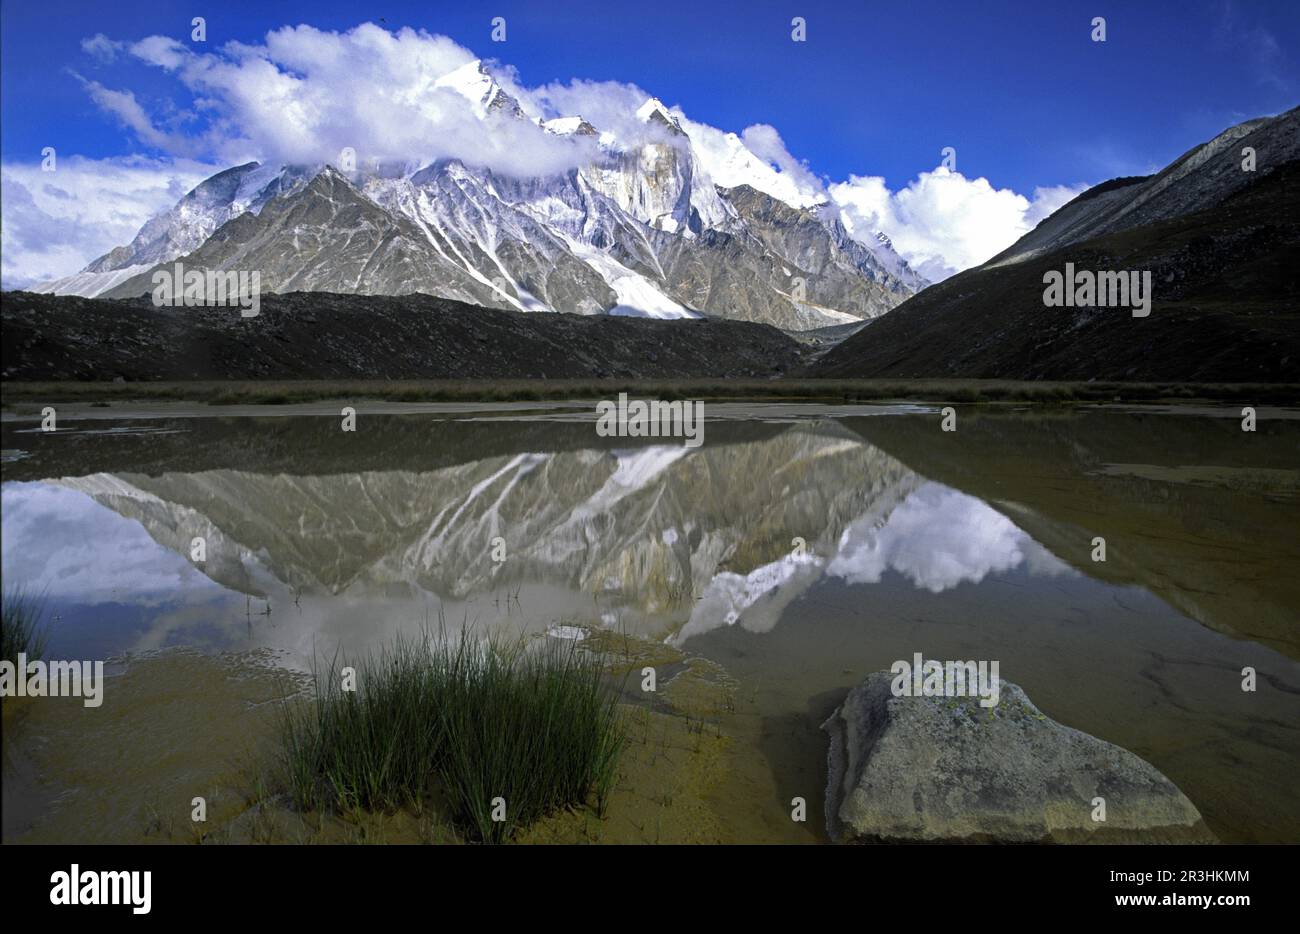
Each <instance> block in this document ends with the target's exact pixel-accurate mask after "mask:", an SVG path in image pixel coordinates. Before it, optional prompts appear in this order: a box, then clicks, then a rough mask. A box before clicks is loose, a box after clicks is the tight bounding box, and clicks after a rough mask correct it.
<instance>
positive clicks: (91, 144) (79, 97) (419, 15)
mask: <svg viewBox="0 0 1300 934" xmlns="http://www.w3.org/2000/svg"><path fill="white" fill-rule="evenodd" d="M196 14H201V15H205V16H206V17H207V22H208V43H209V47H212V46H215V45H220V44H222V43H223V42H225V41H226V40H229V39H239V40H242V41H245V42H255V41H258V40H259V39H260V38H261V36H262V35H264V34H265V32H266V31H267V30H268V29H271V28H274V27H279V26H283V25H296V24H298V23H308V24H310V25H312V26H315V27H317V28H321V29H339V30H343V29H347V28H349V27H351V26H354V25H356V24H357V23H359V22H363V21H365V20H371V21H374V22H379V21H380V18H381V17H382V18H383V19H384V20H385V21H386V22H384V23H383V24H382V25H386V26H387V27H389V28H396V27H398V26H402V25H410V26H413V27H420V28H424V29H426V30H428V31H430V32H439V33H443V34H446V35H448V36H451V37H452V38H454V39H455V40H456V41H457V42H459V43H460V44H461V45H464V46H467V47H468V48H470V49H472V50H474V51H475V52H476V53H478V54H479V55H481V56H483V57H485V58H492V57H495V58H499V59H501V60H502V61H504V62H507V63H509V64H512V65H514V66H516V67H517V68H518V70H519V75H520V78H521V79H522V80H523V82H524V83H526V84H528V85H537V84H542V83H545V82H549V81H552V80H561V81H567V80H568V79H569V78H573V77H581V78H589V79H612V80H619V81H629V82H634V83H636V84H639V85H640V86H642V87H643V88H645V89H646V90H647V91H650V92H652V93H654V94H657V95H658V96H659V97H661V98H663V99H664V100H665V101H666V102H667V103H669V104H680V105H681V106H682V107H683V109H684V110H685V111H686V113H687V115H688V116H690V117H691V118H692V119H694V120H698V121H702V122H705V123H710V124H713V125H714V126H717V127H720V128H722V129H727V130H735V131H739V130H741V129H743V128H744V127H745V126H747V125H749V124H751V123H760V122H761V123H770V124H772V125H773V126H775V127H776V128H777V129H778V130H779V131H780V132H781V134H782V136H783V137H784V139H785V142H786V144H787V147H788V148H789V149H790V151H791V152H792V153H793V154H794V155H795V156H797V157H799V158H802V159H805V160H807V162H808V163H809V164H810V165H811V167H812V168H813V169H814V170H815V171H816V172H818V173H820V174H825V175H827V176H829V177H831V178H832V179H835V180H839V179H843V178H845V177H847V176H848V175H849V174H850V173H857V174H873V175H884V176H885V177H886V179H887V180H888V182H889V184H890V185H891V186H892V187H898V186H900V185H903V184H905V183H906V182H907V181H908V180H909V179H911V178H913V177H914V176H915V175H916V174H917V173H918V172H919V171H921V170H923V169H928V168H932V167H933V166H934V165H935V164H937V162H938V161H939V158H940V155H939V152H940V150H941V149H942V148H943V147H944V146H954V147H956V148H957V151H958V170H959V171H961V172H963V173H964V174H966V175H967V176H972V177H973V176H977V175H984V176H986V177H988V178H989V180H990V181H991V182H992V183H993V184H994V185H995V186H996V187H1007V186H1009V187H1012V188H1015V189H1016V190H1017V191H1023V192H1028V191H1030V190H1032V188H1033V187H1034V186H1035V185H1040V184H1043V185H1045V184H1057V183H1062V184H1072V183H1077V182H1096V181H1100V180H1102V179H1104V178H1107V177H1110V176H1113V175H1116V174H1130V173H1135V172H1142V171H1145V170H1147V169H1148V168H1149V167H1151V166H1153V165H1156V166H1159V165H1163V164H1165V163H1166V162H1168V161H1169V160H1171V159H1172V158H1174V157H1175V156H1177V155H1178V154H1179V153H1181V152H1183V151H1184V150H1186V149H1188V148H1190V147H1191V146H1192V145H1194V144H1196V143H1198V142H1200V141H1203V140H1204V139H1207V138H1209V137H1210V136H1213V135H1214V134H1216V133H1217V132H1219V131H1220V130H1221V129H1223V128H1224V127H1225V126H1227V125H1229V124H1231V123H1234V122H1238V121H1240V120H1242V119H1245V118H1247V117H1251V116H1257V115H1260V114H1264V113H1276V112H1278V111H1280V110H1285V109H1287V108H1289V107H1292V106H1294V105H1296V104H1297V103H1298V102H1300V68H1298V67H1297V60H1296V54H1295V52H1296V50H1297V49H1300V2H1297V0H1276V2H1248V0H1235V2H1233V3H1224V2H1222V0H1186V2H1165V3H1155V2H1140V0H1129V2H1112V0H1105V2H1103V0H1087V2H1068V0H1061V2H1055V0H1038V2H974V0H959V2H949V3H935V4H921V3H912V2H907V0H894V2H889V3H877V2H861V0H858V2H852V3H838V4H832V3H817V2H809V0H790V2H779V3H776V2H754V3H731V2H709V0H690V2H675V0H656V2H653V3H636V4H631V3H622V2H563V0H559V2H557V0H547V2H538V0H531V2H511V0H492V2H490V3H487V4H481V3H475V2H437V0H422V2H390V0H377V2H367V3H353V2H350V3H334V2H330V0H312V2H304V3H299V2H286V3H268V2H263V3H255V2H225V3H218V2H215V0H210V2H204V3H194V2H193V0H186V2H184V3H174V2H167V0H163V2H158V0H153V2H131V0H122V2H111V3H110V2H97V3H89V2H87V3H71V2H63V0H28V2H11V0H5V2H4V5H3V17H2V27H3V36H2V43H3V48H2V52H3V64H2V65H0V69H2V72H3V74H2V78H3V104H2V107H0V121H2V127H0V129H2V130H3V138H2V144H0V149H2V155H3V157H4V159H5V160H6V161H10V160H15V161H33V160H36V159H38V158H39V153H40V150H41V147H43V146H47V145H53V146H55V147H56V148H57V149H58V151H59V153H60V154H61V155H63V154H68V153H80V154H83V155H87V156H93V157H100V156H108V155H118V154H123V153H128V152H140V151H147V150H143V149H142V147H141V145H140V144H139V143H138V142H137V141H135V140H133V139H132V138H131V137H130V135H129V134H128V133H127V131H125V130H123V129H122V128H121V127H120V126H118V124H117V123H116V121H115V120H114V119H113V118H111V117H109V116H107V115H105V114H103V113H101V112H100V111H99V110H98V109H97V108H96V107H95V106H94V105H93V104H92V103H91V102H90V100H89V99H88V98H87V96H86V92H85V91H84V90H83V88H82V86H81V85H80V83H79V82H78V81H77V80H76V78H75V77H74V76H73V75H72V74H71V71H72V70H76V71H78V72H79V73H81V74H83V75H85V76H86V77H89V78H94V79H96V80H99V81H101V82H103V83H104V84H105V85H106V86H108V87H110V88H118V87H120V88H131V89H133V90H134V91H135V92H136V94H137V96H138V97H139V98H140V100H141V102H142V103H143V104H144V105H145V106H146V108H148V109H150V110H151V111H156V110H157V109H159V108H160V107H162V106H164V105H165V103H166V100H167V98H171V99H172V100H174V101H175V103H176V104H177V105H178V106H187V105H188V103H189V101H188V100H186V99H184V98H180V97H177V95H178V94H179V93H181V91H180V88H179V85H178V84H176V83H175V82H173V81H171V80H170V79H166V78H164V76H163V75H161V73H159V72H158V71H157V70H155V69H149V68H146V67H145V66H143V65H139V64H123V63H121V62H119V63H117V64H115V65H112V66H103V65H99V64H96V63H95V62H94V61H93V60H91V59H90V58H89V57H88V56H86V55H85V54H84V53H83V52H82V51H81V49H80V41H81V39H83V38H85V37H89V36H92V35H94V34H95V33H99V32H102V33H105V34H106V35H108V36H109V37H110V38H113V39H129V40H134V39H139V38H142V37H144V36H146V35H151V34H166V35H173V36H176V37H179V38H183V39H184V40H186V41H188V37H189V28H190V27H189V22H190V18H191V17H192V16H193V15H196ZM496 15H501V16H505V17H506V18H507V22H508V31H509V39H508V41H507V42H506V43H504V44H497V43H493V42H491V41H490V40H489V30H490V25H489V21H490V19H491V18H492V17H493V16H496ZM796 15H799V16H803V17H805V18H806V19H807V21H808V42H807V43H805V44H801V45H800V44H795V43H792V42H791V41H790V38H789V33H790V25H789V24H790V19H791V17H792V16H796ZM1097 15H1101V16H1105V17H1106V18H1107V24H1108V41H1107V42H1106V43H1104V44H1099V43H1093V42H1091V41H1090V40H1089V32H1090V29H1091V27H1090V25H1089V24H1090V21H1091V19H1092V17H1093V16H1097Z"/></svg>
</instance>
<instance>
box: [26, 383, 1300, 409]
mask: <svg viewBox="0 0 1300 934" xmlns="http://www.w3.org/2000/svg"><path fill="white" fill-rule="evenodd" d="M620 392H627V393H629V394H630V395H640V396H644V397H655V398H661V399H711V400H715V401H724V400H730V401H768V402H781V401H785V402H868V401H888V400H909V401H923V402H957V403H980V402H1025V403H1043V404H1068V403H1074V402H1114V401H1123V402H1161V401H1172V402H1191V401H1216V400H1217V401H1243V402H1250V403H1252V404H1295V403H1300V385H1298V384H1294V383H1175V382H1156V383H1122V382H1024V381H1009V380H979V379H965V380H899V379H887V380H803V379H783V380H732V381H725V380H636V379H632V380H617V379H615V380H481V381H471V380H462V381H456V380H392V381H389V380H272V381H261V382H259V381H197V382H158V383H153V382H140V383H92V382H85V383H82V382H15V381H5V382H3V383H0V399H3V402H4V403H5V404H6V405H12V404H14V403H20V402H41V403H45V402H69V401H111V400H154V401H159V400H170V401H192V402H205V403H208V404H210V405H213V406H223V405H289V404H293V403H298V402H316V401H321V400H326V399H357V398H368V399H378V400H383V401H389V402H525V401H544V400H550V401H559V400H583V399H606V398H611V397H613V396H616V395H617V394H618V393H620Z"/></svg>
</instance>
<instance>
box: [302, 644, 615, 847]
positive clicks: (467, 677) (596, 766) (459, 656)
mask: <svg viewBox="0 0 1300 934" xmlns="http://www.w3.org/2000/svg"><path fill="white" fill-rule="evenodd" d="M345 664H346V663H345V662H343V661H341V660H340V659H338V658H335V659H334V663H333V664H331V665H330V666H329V671H327V672H322V671H321V669H320V667H319V666H318V668H317V671H316V677H315V682H316V691H315V694H314V696H313V697H312V698H311V700H309V701H306V702H304V703H300V704H290V705H288V706H287V707H286V712H285V717H284V722H283V739H284V764H285V769H286V777H287V779H288V784H289V788H290V791H291V793H292V795H293V798H294V801H295V803H296V804H297V805H298V806H299V807H303V808H308V809H311V808H333V809H336V810H339V811H344V812H348V811H354V810H358V809H360V810H375V809H379V810H391V809H394V808H397V807H400V806H403V805H412V806H415V807H417V808H419V807H421V806H423V803H424V802H425V800H426V798H427V797H428V796H429V795H430V794H431V793H435V792H436V793H438V794H440V796H441V798H442V799H443V800H444V801H445V803H446V806H447V808H448V810H449V812H450V816H451V819H452V821H453V823H454V824H455V825H456V826H457V828H458V829H459V830H461V831H462V832H463V833H466V834H467V835H468V836H470V837H473V838H476V839H480V840H483V841H486V842H491V843H500V842H504V841H505V840H508V839H509V838H510V837H511V836H512V835H513V833H514V832H515V830H516V829H518V828H522V827H527V826H528V825H530V824H532V823H533V822H534V821H536V820H538V819H539V818H541V817H544V816H546V815H547V814H550V813H553V812H555V811H557V810H560V809H562V808H566V807H577V806H581V805H584V804H589V803H592V804H594V805H595V807H596V809H597V812H598V813H603V811H604V807H605V803H606V801H607V799H608V795H609V792H610V790H611V788H612V786H613V782H614V776H615V773H616V766H617V760H618V755H619V753H620V751H621V750H622V747H623V743H624V741H625V739H624V737H625V734H624V728H623V725H622V722H621V719H620V717H619V713H618V709H617V706H616V696H615V694H614V693H613V692H612V691H610V690H609V689H608V688H607V686H606V684H605V681H604V677H603V669H602V666H601V663H600V659H599V658H598V657H597V656H595V655H593V654H592V653H590V652H586V651H584V650H582V649H581V648H580V647H579V646H578V645H577V644H576V643H575V642H570V641H567V640H566V641H560V640H550V639H547V640H544V641H543V642H542V643H540V644H538V643H533V644H525V643H523V642H522V641H520V642H512V643H503V642H500V641H494V642H481V641H479V640H478V639H476V638H474V637H472V636H471V635H470V634H469V633H467V632H462V634H461V635H460V636H459V637H457V638H455V639H452V638H449V637H448V636H447V635H446V634H445V631H439V632H438V633H436V634H435V633H425V634H423V636H422V637H419V638H399V639H398V640H397V641H395V642H394V643H393V645H392V646H390V647H388V648H386V649H383V650H381V651H379V652H378V653H376V654H373V655H371V656H369V657H367V658H366V659H365V660H363V661H362V662H360V663H359V664H356V665H353V666H352V667H353V668H355V671H356V681H355V687H356V689H355V691H348V690H345V689H344V685H343V679H342V677H341V674H340V672H341V671H342V668H343V667H344V665H345ZM502 811H504V819H501V820H499V819H496V818H498V817H500V816H501V813H502Z"/></svg>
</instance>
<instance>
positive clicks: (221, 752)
mask: <svg viewBox="0 0 1300 934" xmlns="http://www.w3.org/2000/svg"><path fill="white" fill-rule="evenodd" d="M340 405H341V403H340V404H335V403H330V402H311V403H304V404H301V405H288V406H273V407H266V406H256V405H239V406H221V407H215V406H207V405H203V404H198V403H167V402H148V403H139V404H133V403H130V402H128V401H119V400H113V401H112V403H111V404H110V405H99V406H91V405H88V404H66V405H63V404H61V405H59V406H58V409H59V421H58V430H57V431H54V432H43V431H41V430H40V424H39V418H38V416H36V415H34V414H30V413H26V412H14V411H6V413H5V414H4V416H3V421H2V422H0V434H2V444H0V447H2V448H3V465H2V474H3V484H2V486H0V506H2V512H3V539H2V549H0V555H2V559H3V578H4V584H5V587H6V588H7V589H8V588H22V589H23V590H24V591H25V592H28V593H33V594H40V595H41V596H42V597H43V600H44V611H45V619H46V631H47V634H48V642H47V646H46V657H47V658H51V659H100V660H106V666H105V671H106V675H107V680H106V682H105V686H104V699H103V703H102V705H101V706H99V707H95V708H88V707H85V706H84V705H83V703H82V701H81V699H79V698H6V699H5V700H4V702H3V704H4V708H3V713H4V724H3V727H4V729H3V737H4V739H3V746H4V761H3V769H4V771H3V794H4V801H3V805H4V807H3V815H4V818H3V819H4V826H3V839H4V841H5V842H31V843H49V842H60V843H81V842H270V843H276V842H321V843H347V842H393V843H402V842H410V843H415V842H457V841H458V840H460V836H459V835H458V833H457V832H456V831H455V830H453V829H452V828H451V827H450V826H448V825H447V823H446V821H445V819H444V816H443V815H442V814H441V813H440V812H439V809H438V807H437V805H436V800H435V799H436V796H435V799H431V800H433V801H434V803H431V804H430V806H429V807H427V808H423V809H421V810H420V811H419V812H416V811H400V812H397V813H392V814H346V815H332V814H314V813H305V814H304V813H300V812H298V811H295V810H294V809H293V808H291V807H289V806H288V803H287V800H286V796H285V795H284V793H283V790H282V789H280V788H277V787H276V783H275V779H274V776H273V770H272V769H271V768H270V766H271V765H272V764H273V763H274V761H275V759H276V756H277V754H278V749H279V741H278V736H277V711H278V708H279V705H280V703H281V701H280V698H281V697H282V696H283V695H284V693H285V690H286V685H291V686H292V685H299V686H300V685H301V684H302V683H303V680H304V679H305V678H306V676H307V672H309V671H310V670H311V668H312V665H313V661H314V660H319V659H322V658H330V657H334V654H335V653H343V654H344V655H348V656H351V657H357V656H360V655H362V654H364V653H366V652H369V651H372V650H375V649H378V648H380V647H382V646H384V645H387V644H390V643H391V642H392V640H393V639H394V638H396V637H398V636H399V635H412V634H415V633H418V632H419V631H420V630H421V627H424V626H427V625H429V624H430V622H431V621H437V622H439V623H441V624H444V625H447V626H451V627H455V628H460V627H465V626H471V627H474V628H475V629H476V630H477V631H482V632H493V633H510V634H525V635H528V636H533V637H536V638H538V639H559V638H582V639H583V642H584V645H585V646H587V647H589V648H591V649H592V650H593V651H599V652H601V653H602V654H604V655H605V656H606V657H607V659H608V666H609V673H610V679H611V684H616V685H618V686H619V688H620V690H621V691H622V693H623V701H624V706H623V711H624V716H625V722H626V724H627V729H628V736H629V742H628V746H627V748H626V749H625V751H624V754H623V757H622V759H621V761H620V774H619V780H618V783H617V785H616V787H615V792H614V795H613V798H612V800H611V802H610V806H609V808H608V809H607V812H606V813H605V815H604V816H597V815H596V814H595V813H594V812H591V811H587V810H584V809H577V810H574V811H569V812H564V813H560V814H556V815H553V816H552V817H549V818H547V819H545V820H543V821H542V822H540V823H538V824H535V825H534V826H532V827H531V828H528V829H527V830H526V831H524V832H522V833H521V834H520V835H519V837H518V840H519V842H556V843H578V842H646V843H655V842H665V843H669V842H772V843H818V842H825V841H826V839H827V838H826V832H825V829H824V827H825V815H824V814H823V813H822V802H823V799H824V793H825V783H826V748H827V743H826V735H825V734H824V733H823V732H822V731H821V729H820V724H821V723H822V722H823V721H824V720H825V719H826V717H827V716H829V715H830V714H831V712H832V711H833V710H834V709H835V708H836V706H837V705H838V704H839V703H840V701H841V700H842V699H843V697H844V696H845V694H846V693H847V691H848V690H849V689H850V688H851V687H852V686H854V685H855V684H857V683H858V682H860V681H861V680H862V679H863V678H864V677H865V676H866V675H868V674H869V673H871V672H873V671H878V670H882V669H887V668H889V667H890V666H891V665H892V664H893V663H894V662H895V661H897V660H900V659H904V660H911V659H912V658H913V656H914V654H915V653H921V654H922V655H923V656H924V657H925V658H931V659H941V660H949V659H952V660H973V661H990V662H991V661H996V662H997V663H998V665H999V674H1000V676H1001V677H1002V678H1004V679H1006V680H1007V681H1011V682H1014V683H1016V684H1018V685H1020V686H1021V687H1022V688H1023V689H1024V690H1025V692H1026V693H1027V694H1028V696H1029V697H1030V699H1031V700H1033V702H1034V703H1035V704H1036V705H1037V706H1038V707H1039V708H1040V709H1041V710H1042V711H1043V712H1044V713H1045V714H1047V715H1048V716H1050V717H1052V718H1053V719H1055V720H1057V721H1059V722H1061V723H1063V724H1065V725H1067V726H1070V727H1074V728H1076V729H1079V730H1082V731H1084V732H1086V733H1090V734H1092V735H1094V736H1097V737H1100V738H1101V739H1104V740H1107V741H1108V742H1111V743H1115V744H1116V745H1118V746H1121V747H1123V748H1125V749H1128V750H1130V751H1132V752H1133V753H1135V754H1137V755H1139V756H1141V757H1142V758H1144V759H1146V760H1147V761H1148V762H1150V763H1152V764H1153V765H1154V766H1155V767H1156V768H1158V769H1159V770H1160V771H1161V772H1163V773H1164V774H1165V775H1166V776H1168V777H1169V778H1170V779H1171V780H1172V781H1173V782H1174V783H1175V784H1176V785H1177V786H1178V787H1179V788H1180V789H1181V790H1182V791H1183V792H1184V793H1185V794H1186V795H1187V796H1188V798H1189V799H1190V800H1191V801H1192V803H1193V804H1195V805H1196V807H1197V808H1198V809H1199V810H1200V812H1201V814H1202V816H1203V817H1204V819H1205V822H1206V824H1207V826H1208V827H1209V828H1210V829H1211V830H1212V831H1213V832H1214V833H1215V835H1216V836H1217V837H1218V838H1219V839H1220V840H1221V841H1223V842H1287V843H1296V842H1300V795H1297V794H1296V793H1295V778H1294V776H1295V775H1296V774H1297V773H1298V772H1300V664H1297V659H1300V536H1297V534H1296V530H1297V529H1300V413H1297V412H1296V411H1295V410H1290V409H1284V408H1264V407H1261V408H1260V409H1259V421H1258V425H1257V427H1256V430H1255V431H1254V432H1243V431H1242V430H1241V424H1240V421H1241V419H1240V406H1239V405H1236V406H1234V405H1227V404H1224V405H1214V404H1208V403H1207V404H1202V405H1198V406H1197V407H1194V408H1193V407H1179V406H1172V405H1165V406H1160V407H1154V406H1153V407H1149V408H1142V407H1138V406H1129V407H1119V406H1071V407H1059V408H1052V409H1038V408H1034V407H1032V406H1026V405H1014V404H1007V405H1004V406H998V407H961V406H958V407H957V412H958V415H957V430H956V431H954V432H943V431H941V429H940V415H939V412H938V407H937V406H932V405H923V404H889V405H865V404H864V405H851V404H844V405H834V406H830V405H815V404H798V403H761V402H754V403H716V404H715V403H709V404H707V405H706V413H705V415H706V421H705V430H704V441H703V444H702V445H700V446H699V447H695V448H690V447H686V446H685V445H683V444H682V443H681V441H680V440H675V439H671V438H627V437H625V438H606V437H600V436H599V435H598V434H597V432H596V430H595V413H594V411H593V406H592V405H591V404H590V403H571V404H563V403H542V402H538V403H508V404H505V403H503V404H490V403H472V402H463V403H424V404H403V403H397V402H382V403H378V402H377V403H366V402H364V401H358V402H356V403H353V405H354V406H355V408H356V411H357V421H356V431H355V432H345V431H342V430H341V417H340V411H339V409H340ZM1099 537H1100V538H1104V540H1105V560H1104V561H1098V560H1094V555H1095V553H1096V544H1095V540H1096V539H1097V538H1099ZM196 539H201V540H202V542H203V549H204V553H203V556H202V560H195V559H194V557H193V555H194V551H193V549H194V542H195V540H196ZM647 666H648V667H651V668H653V669H654V670H655V672H656V674H657V682H658V685H657V690H656V691H655V692H653V693H647V692H644V691H642V690H640V680H641V672H642V670H643V669H644V668H645V667H647ZM1246 668H1250V669H1254V671H1255V672H1256V673H1257V689H1256V690H1254V691H1243V690H1242V680H1243V674H1242V673H1243V669H1246ZM196 796H202V797H204V798H205V800H206V801H207V803H208V820H207V821H206V823H204V824H202V825H196V824H195V823H194V822H192V821H191V819H190V815H191V802H192V799H193V798H194V797H196ZM795 798H803V799H804V800H806V802H807V807H808V810H807V819H806V820H805V821H802V822H798V821H794V820H792V819H791V810H792V805H791V802H792V800H793V799H795Z"/></svg>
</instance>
